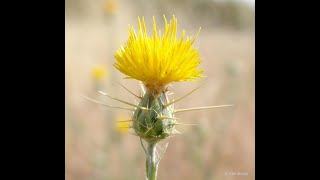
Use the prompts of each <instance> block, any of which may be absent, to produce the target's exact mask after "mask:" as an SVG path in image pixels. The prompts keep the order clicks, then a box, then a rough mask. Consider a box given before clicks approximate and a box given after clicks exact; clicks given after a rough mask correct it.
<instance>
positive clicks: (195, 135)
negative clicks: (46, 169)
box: [65, 0, 255, 180]
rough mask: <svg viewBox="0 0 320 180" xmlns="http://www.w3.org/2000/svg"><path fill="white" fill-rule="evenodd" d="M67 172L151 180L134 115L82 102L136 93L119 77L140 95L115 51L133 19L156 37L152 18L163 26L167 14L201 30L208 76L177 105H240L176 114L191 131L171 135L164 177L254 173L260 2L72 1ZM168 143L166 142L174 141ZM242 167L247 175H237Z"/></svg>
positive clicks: (206, 178)
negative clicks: (116, 65) (133, 125)
mask: <svg viewBox="0 0 320 180" xmlns="http://www.w3.org/2000/svg"><path fill="white" fill-rule="evenodd" d="M65 7H66V9H65V27H66V29H65V35H66V36H65V37H66V39H65V47H66V49H65V52H66V53H65V59H66V61H65V77H66V81H65V82H66V84H65V85H66V92H65V93H66V94H65V96H66V97H65V101H66V102H65V104H66V106H65V107H66V109H65V148H66V149H65V155H66V156H65V157H66V159H65V168H66V169H65V173H66V174H65V176H66V179H67V180H109V179H110V180H142V179H145V154H144V151H143V149H142V147H141V145H140V142H139V138H138V137H136V136H134V135H132V134H133V133H132V130H131V129H129V128H126V127H128V124H126V123H117V122H116V121H119V120H129V119H130V112H129V111H126V110H119V109H107V108H105V107H102V106H100V105H98V104H95V103H92V102H90V101H88V100H85V99H84V98H82V97H81V96H82V95H85V96H88V97H91V98H94V99H97V100H99V101H101V102H103V103H105V104H109V105H119V106H123V105H122V104H119V103H118V102H116V101H114V100H112V99H108V98H107V97H105V96H102V95H101V94H99V93H98V90H102V91H105V92H107V93H109V94H110V95H113V96H115V97H118V98H120V99H123V100H126V101H129V102H133V103H137V99H136V98H135V97H134V96H133V95H131V94H130V93H128V91H126V90H125V89H124V88H122V87H121V86H120V85H119V84H118V83H121V84H123V85H125V86H126V87H127V88H128V89H130V90H131V91H133V92H135V93H136V94H139V92H140V87H139V84H138V82H137V81H136V80H126V79H123V78H124V75H123V74H121V73H120V72H118V71H117V70H116V69H115V68H114V67H113V66H112V64H113V62H114V61H115V59H114V57H113V55H114V53H115V51H116V50H117V48H119V47H120V44H124V43H125V41H126V39H127V37H128V30H129V28H128V24H131V25H133V26H134V27H135V29H137V17H138V16H144V17H145V21H146V25H147V29H148V31H149V32H150V33H149V34H152V33H151V32H152V16H155V18H156V21H157V25H158V28H162V27H163V26H162V25H163V17H162V15H163V14H165V15H166V17H167V19H171V18H172V15H173V14H174V15H175V16H176V17H177V19H178V32H179V33H178V36H179V35H180V34H181V32H182V29H185V30H186V32H187V35H189V36H193V35H195V34H196V33H197V32H198V30H199V27H201V32H200V35H199V36H198V38H197V40H196V41H195V44H194V45H195V47H198V48H199V52H200V56H201V58H202V64H201V65H200V68H202V69H204V74H205V75H206V76H207V78H205V79H202V80H201V81H199V82H180V83H173V84H172V85H173V86H171V87H170V89H171V90H172V91H173V92H174V94H173V95H171V97H170V98H171V99H176V98H178V97H180V96H182V95H184V94H186V93H187V92H189V91H191V90H192V89H193V88H195V87H196V86H198V85H199V84H201V83H202V82H206V83H205V85H204V86H202V87H201V88H200V89H199V90H197V91H196V92H195V93H193V94H192V95H190V96H188V97H187V98H185V99H184V100H183V101H181V102H180V103H177V104H176V106H175V107H176V108H189V107H198V106H208V105H220V104H235V106H234V107H232V108H220V109H211V110H201V111H193V112H183V113H179V114H177V117H179V118H181V120H180V122H182V123H195V124H197V126H182V125H181V126H177V129H178V130H179V131H180V132H181V133H182V134H180V135H175V136H174V137H172V138H170V139H169V140H168V141H169V142H170V143H169V146H168V149H167V151H166V153H165V154H164V156H163V159H162V160H161V162H160V167H159V171H158V179H159V180H198V179H199V180H213V179H214V180H215V179H217V180H223V179H227V180H231V179H249V180H250V179H255V130H254V126H255V125H254V123H255V104H254V103H255V89H254V86H255V84H254V81H255V76H254V74H255V29H254V26H255V24H254V22H255V10H254V1H250V0H247V1H244V0H243V1H241V0H238V1H230V0H157V1H156V0H148V1H147V0H135V1H133V0H94V1H92V0H66V1H65ZM168 141H165V142H163V143H161V144H160V147H163V146H164V145H165V143H166V142H168ZM237 173H241V174H242V175H237Z"/></svg>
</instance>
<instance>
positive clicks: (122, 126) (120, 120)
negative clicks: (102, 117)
mask: <svg viewBox="0 0 320 180" xmlns="http://www.w3.org/2000/svg"><path fill="white" fill-rule="evenodd" d="M116 119H117V121H116V122H115V130H116V131H117V132H118V133H120V134H127V133H128V132H129V129H130V126H131V125H132V122H131V121H130V120H128V119H129V118H128V117H124V116H118V117H117V118H116Z"/></svg>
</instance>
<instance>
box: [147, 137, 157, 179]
mask: <svg viewBox="0 0 320 180" xmlns="http://www.w3.org/2000/svg"><path fill="white" fill-rule="evenodd" d="M147 151H148V153H147V160H146V176H147V180H156V179H157V172H158V162H157V158H156V143H148V148H147Z"/></svg>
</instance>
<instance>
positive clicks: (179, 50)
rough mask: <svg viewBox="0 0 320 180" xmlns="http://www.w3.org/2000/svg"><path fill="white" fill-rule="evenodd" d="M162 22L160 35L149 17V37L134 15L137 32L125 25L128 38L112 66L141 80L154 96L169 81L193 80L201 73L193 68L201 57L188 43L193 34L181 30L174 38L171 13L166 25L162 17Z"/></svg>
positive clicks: (174, 31) (193, 39) (174, 30)
mask: <svg viewBox="0 0 320 180" xmlns="http://www.w3.org/2000/svg"><path fill="white" fill-rule="evenodd" d="M164 23H165V27H164V33H163V35H162V34H161V31H160V30H159V34H157V26H156V21H155V18H154V17H153V36H152V37H149V36H148V35H147V30H146V25H145V22H144V18H142V22H141V20H140V18H139V17H138V26H139V33H138V34H136V33H135V31H134V29H133V27H132V26H130V25H129V28H130V32H129V38H128V40H127V42H126V44H125V45H124V46H121V47H120V49H118V50H117V52H116V54H115V58H116V59H117V61H116V62H115V63H114V66H115V67H116V68H117V69H118V70H119V71H120V72H122V73H123V74H125V75H127V78H133V79H137V80H140V81H142V82H143V83H144V84H145V86H146V87H147V89H148V90H149V91H150V92H151V93H152V94H153V95H154V96H157V95H158V94H159V93H161V92H163V91H164V90H165V85H167V84H169V83H171V82H179V81H194V80H197V79H199V78H200V77H202V76H201V73H202V72H203V70H199V69H197V68H198V65H199V64H200V62H201V60H200V57H199V52H198V50H197V49H195V48H194V47H193V46H192V45H193V42H194V41H195V39H196V37H197V36H196V37H194V38H193V37H188V36H186V32H185V31H184V30H183V31H182V36H181V38H179V39H178V38H177V37H176V34H177V19H176V18H175V16H173V19H172V20H170V23H169V24H168V23H167V19H166V17H165V16H164ZM199 32H200V30H199ZM198 34H199V33H198ZM198 34H197V35H198Z"/></svg>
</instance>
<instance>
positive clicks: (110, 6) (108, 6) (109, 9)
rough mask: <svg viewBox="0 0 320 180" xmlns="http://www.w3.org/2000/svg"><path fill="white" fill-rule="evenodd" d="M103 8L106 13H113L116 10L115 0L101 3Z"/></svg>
mask: <svg viewBox="0 0 320 180" xmlns="http://www.w3.org/2000/svg"><path fill="white" fill-rule="evenodd" d="M103 10H104V12H106V13H110V14H113V13H115V12H116V11H117V10H118V3H117V1H116V0H107V1H106V2H105V3H104V4H103Z"/></svg>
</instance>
